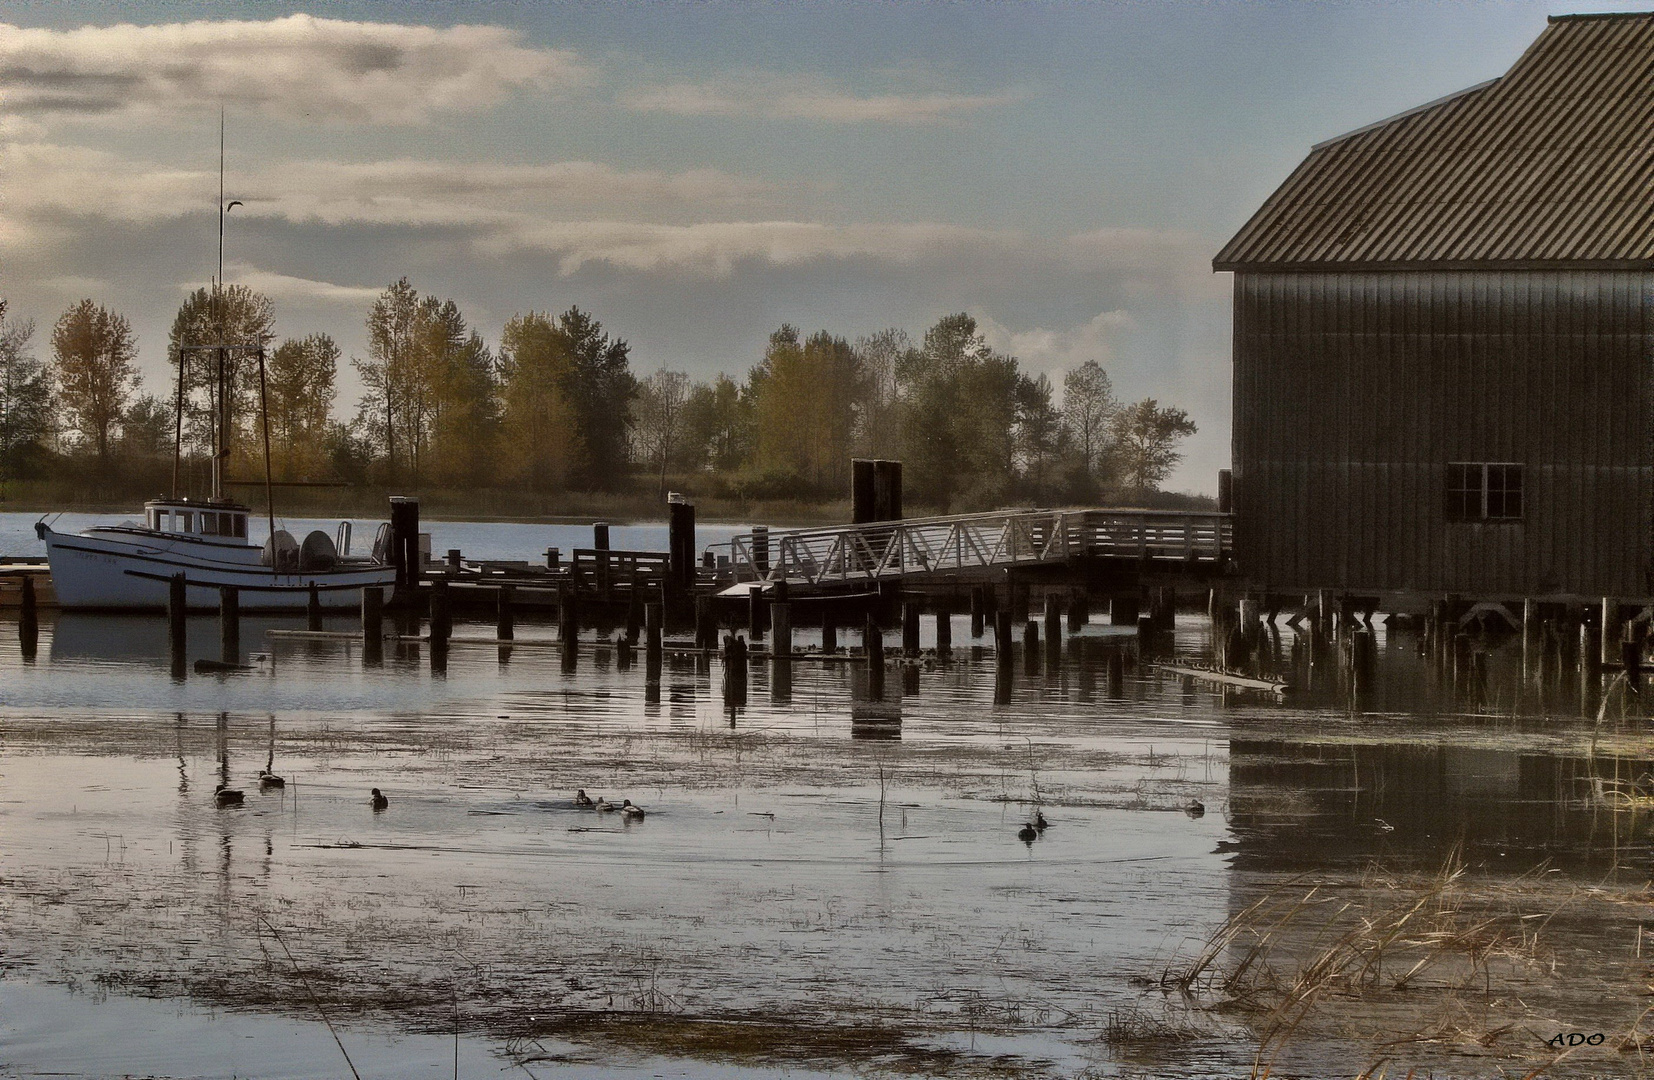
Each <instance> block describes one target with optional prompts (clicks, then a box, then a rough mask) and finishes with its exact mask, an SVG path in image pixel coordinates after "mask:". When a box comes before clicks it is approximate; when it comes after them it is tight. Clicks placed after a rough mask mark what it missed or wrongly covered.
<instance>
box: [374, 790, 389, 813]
mask: <svg viewBox="0 0 1654 1080" xmlns="http://www.w3.org/2000/svg"><path fill="white" fill-rule="evenodd" d="M390 804H391V801H390V800H389V799H387V798H385V796H384V795H383V794H382V793H381V792H380V790H379V789H378V788H374V789H373V812H374V813H376V814H377V813H378V812H379V811H381V810H383V809H384V808H385V807H387V806H389V805H390Z"/></svg>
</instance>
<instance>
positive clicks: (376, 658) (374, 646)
mask: <svg viewBox="0 0 1654 1080" xmlns="http://www.w3.org/2000/svg"><path fill="white" fill-rule="evenodd" d="M384 652H385V590H383V589H379V588H365V589H363V590H362V662H363V663H364V664H367V665H369V666H373V665H376V664H379V663H382V662H383V660H384Z"/></svg>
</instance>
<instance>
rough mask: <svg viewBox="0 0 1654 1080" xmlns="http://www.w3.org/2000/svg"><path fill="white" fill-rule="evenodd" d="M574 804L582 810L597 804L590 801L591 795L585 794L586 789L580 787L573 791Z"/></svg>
mask: <svg viewBox="0 0 1654 1080" xmlns="http://www.w3.org/2000/svg"><path fill="white" fill-rule="evenodd" d="M574 805H575V806H578V807H579V808H580V809H582V810H590V809H591V808H592V807H593V806H595V805H597V804H596V803H594V802H592V797H591V796H590V795H587V794H586V789H585V788H581V789H580V790H579V791H576V792H575V793H574Z"/></svg>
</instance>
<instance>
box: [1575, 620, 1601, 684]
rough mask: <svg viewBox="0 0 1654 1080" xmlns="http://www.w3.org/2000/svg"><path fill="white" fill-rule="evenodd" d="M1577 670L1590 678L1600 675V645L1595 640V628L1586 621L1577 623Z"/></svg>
mask: <svg viewBox="0 0 1654 1080" xmlns="http://www.w3.org/2000/svg"><path fill="white" fill-rule="evenodd" d="M1579 670H1580V674H1581V675H1585V676H1588V677H1590V678H1596V677H1598V676H1600V675H1601V674H1602V644H1601V642H1599V641H1598V640H1597V628H1596V627H1594V626H1592V625H1591V623H1590V621H1589V620H1586V619H1582V620H1580V623H1579Z"/></svg>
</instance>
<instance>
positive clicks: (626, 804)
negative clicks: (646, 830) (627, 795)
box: [620, 799, 643, 821]
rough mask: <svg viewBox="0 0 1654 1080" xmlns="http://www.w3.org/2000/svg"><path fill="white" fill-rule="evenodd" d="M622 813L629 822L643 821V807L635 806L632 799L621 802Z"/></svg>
mask: <svg viewBox="0 0 1654 1080" xmlns="http://www.w3.org/2000/svg"><path fill="white" fill-rule="evenodd" d="M620 812H621V813H622V814H624V815H625V817H626V820H627V821H642V820H643V807H641V806H633V805H632V800H631V799H622V800H620Z"/></svg>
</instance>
